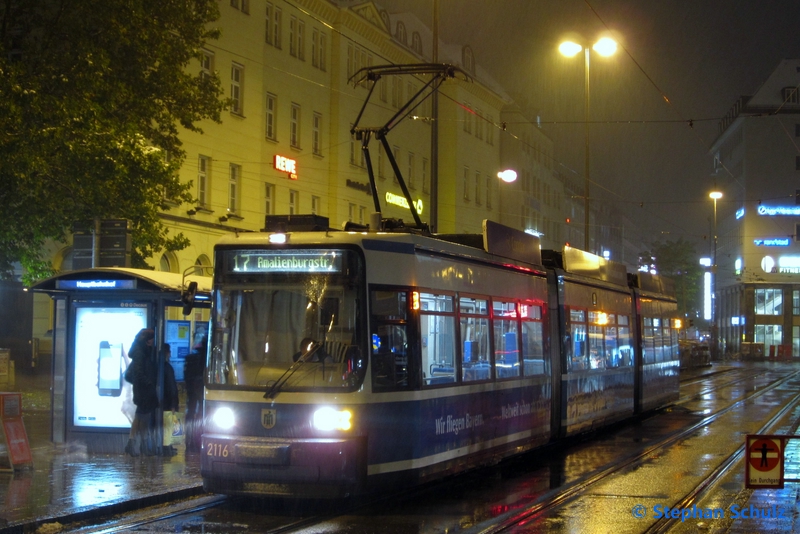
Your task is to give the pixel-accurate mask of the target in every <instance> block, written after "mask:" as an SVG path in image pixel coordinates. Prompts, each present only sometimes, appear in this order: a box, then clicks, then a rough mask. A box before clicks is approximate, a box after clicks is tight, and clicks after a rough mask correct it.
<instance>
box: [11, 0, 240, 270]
mask: <svg viewBox="0 0 800 534" xmlns="http://www.w3.org/2000/svg"><path fill="white" fill-rule="evenodd" d="M218 15H219V12H218V7H217V2H216V1H215V0H36V1H28V0H0V220H2V224H1V225H0V276H3V277H6V278H7V277H9V276H11V274H12V272H13V265H14V263H15V262H21V263H22V265H23V267H24V268H25V269H26V270H27V272H28V275H29V278H30V277H31V276H33V277H35V276H37V275H41V274H43V273H45V272H46V271H47V269H48V264H47V262H46V261H45V260H43V259H42V258H41V255H40V250H41V247H42V245H43V244H44V243H45V242H46V241H47V240H51V239H54V240H60V241H64V240H65V238H66V236H67V234H68V232H69V229H70V228H71V226H72V225H73V224H74V223H76V222H79V221H88V220H92V219H94V218H113V219H130V220H131V221H132V223H133V236H132V237H133V247H134V254H133V255H134V260H135V262H136V263H138V265H137V266H143V263H144V259H145V258H148V257H150V256H152V255H153V254H154V253H157V252H159V251H160V250H164V249H166V250H180V249H181V248H184V247H185V246H186V245H187V244H188V241H187V240H186V238H185V237H184V236H183V235H182V234H178V235H173V236H170V235H169V234H168V231H167V229H166V228H165V227H164V226H163V224H162V223H161V220H160V218H159V215H158V214H159V211H160V210H162V209H164V208H165V207H167V206H169V205H175V204H180V203H182V202H187V201H190V200H192V195H191V193H190V184H181V183H180V181H179V179H178V176H177V170H178V168H179V167H180V165H181V163H182V161H183V159H184V153H183V151H182V150H181V142H180V139H179V138H178V132H179V128H180V127H183V128H186V129H188V130H193V131H200V129H199V127H198V124H197V123H198V122H199V121H201V120H204V119H211V120H214V121H217V122H219V120H220V112H221V111H222V109H223V108H224V105H225V103H224V102H223V101H222V100H221V99H220V95H221V93H222V91H221V85H220V82H219V79H218V77H216V76H202V75H201V74H200V71H199V68H197V67H195V70H194V71H192V69H191V68H190V65H191V62H192V60H193V59H195V58H199V57H200V54H201V51H202V48H203V46H204V44H205V43H206V42H207V41H208V40H210V39H215V38H217V37H218V31H217V30H214V29H213V28H212V26H211V23H213V21H215V20H216V19H217V18H218ZM167 156H168V157H167Z"/></svg>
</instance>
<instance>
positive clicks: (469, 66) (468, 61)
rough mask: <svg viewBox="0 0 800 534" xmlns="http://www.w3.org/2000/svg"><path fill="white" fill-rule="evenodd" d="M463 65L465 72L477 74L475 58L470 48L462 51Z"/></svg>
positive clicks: (466, 47)
mask: <svg viewBox="0 0 800 534" xmlns="http://www.w3.org/2000/svg"><path fill="white" fill-rule="evenodd" d="M461 64H462V65H463V66H464V70H465V71H467V72H469V73H470V74H475V56H474V54H473V53H472V48H470V47H469V46H465V47H464V48H462V49H461Z"/></svg>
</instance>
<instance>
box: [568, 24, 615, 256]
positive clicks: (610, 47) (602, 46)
mask: <svg viewBox="0 0 800 534" xmlns="http://www.w3.org/2000/svg"><path fill="white" fill-rule="evenodd" d="M581 50H583V51H584V54H585V56H586V61H585V71H584V82H585V85H584V98H585V103H584V113H585V117H584V119H585V120H584V122H585V124H586V149H585V159H584V167H585V168H584V172H583V175H584V179H583V212H584V213H583V219H584V220H583V233H584V236H583V243H584V246H583V248H584V249H585V250H586V251H587V252H589V52H590V50H594V51H595V52H597V53H598V54H600V55H601V56H604V57H608V56H611V55H614V53H615V52H616V51H617V42H616V41H614V39H611V38H610V37H603V38H602V39H600V40H599V41H597V42H596V43H595V44H594V45H592V47H591V49H590V48H589V47H588V46H587V47H584V46H583V45H581V44H578V43H575V42H573V41H564V42H563V43H561V44H560V45H559V47H558V51H559V52H561V53H562V54H563V55H565V56H567V57H573V56H575V55H577V54H578V52H580V51H581Z"/></svg>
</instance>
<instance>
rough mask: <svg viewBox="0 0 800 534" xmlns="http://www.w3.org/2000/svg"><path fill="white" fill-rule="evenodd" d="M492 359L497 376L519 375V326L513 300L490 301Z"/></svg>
mask: <svg viewBox="0 0 800 534" xmlns="http://www.w3.org/2000/svg"><path fill="white" fill-rule="evenodd" d="M492 315H493V317H492V324H493V325H494V360H495V367H496V370H497V378H508V377H512V376H519V374H520V370H519V327H518V316H519V314H518V313H517V305H516V303H514V302H502V301H497V300H495V301H493V302H492Z"/></svg>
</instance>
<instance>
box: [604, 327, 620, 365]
mask: <svg viewBox="0 0 800 534" xmlns="http://www.w3.org/2000/svg"><path fill="white" fill-rule="evenodd" d="M604 358H605V366H606V367H608V368H614V367H619V366H620V358H619V345H618V344H617V316H616V315H614V314H609V315H608V321H607V326H606V327H605V354H604Z"/></svg>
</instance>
